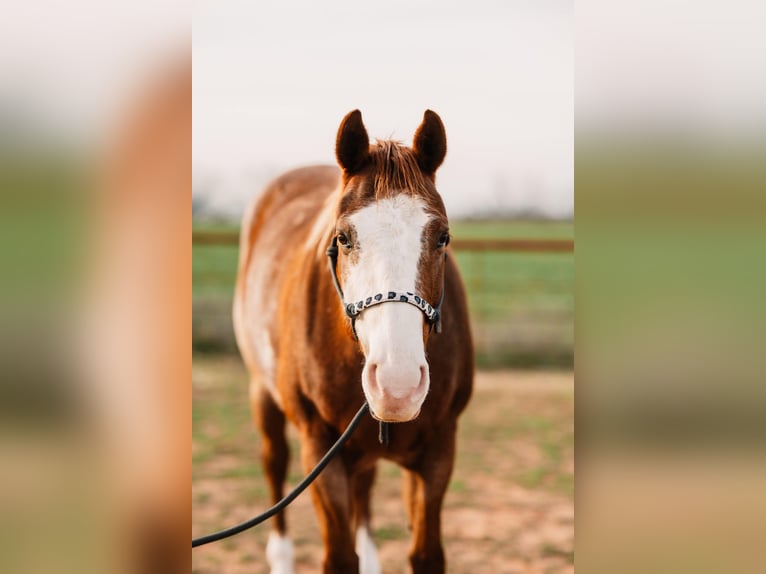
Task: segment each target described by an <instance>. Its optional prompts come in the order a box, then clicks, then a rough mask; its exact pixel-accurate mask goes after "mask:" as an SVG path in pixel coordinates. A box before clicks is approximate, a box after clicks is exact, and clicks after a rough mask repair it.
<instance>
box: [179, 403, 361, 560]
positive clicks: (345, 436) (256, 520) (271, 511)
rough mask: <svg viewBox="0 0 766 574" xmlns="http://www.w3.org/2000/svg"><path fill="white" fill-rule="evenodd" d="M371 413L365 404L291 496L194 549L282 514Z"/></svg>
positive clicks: (196, 543) (195, 540) (194, 542)
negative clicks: (279, 513)
mask: <svg viewBox="0 0 766 574" xmlns="http://www.w3.org/2000/svg"><path fill="white" fill-rule="evenodd" d="M368 412H369V407H368V406H367V403H364V404H363V405H362V407H361V408H360V409H359V410H358V411H357V413H356V414H355V415H354V418H353V419H351V422H350V423H348V427H346V430H345V431H343V434H342V435H340V437H338V440H337V441H335V444H334V445H332V447H331V448H330V450H328V451H327V454H325V455H324V456H323V457H322V459H321V460H320V461H319V462H318V463H317V465H316V466H315V467H314V469H313V470H312V471H311V472H310V473H309V474H308V475H306V478H304V479H303V480H302V481H301V482H300V484H298V486H296V487H295V488H294V489H293V490H292V492H290V494H288V495H287V496H285V497H284V498H283V499H282V500H280V501H279V502H277V503H276V504H275V505H274V506H272V507H271V508H269V509H268V510H267V511H266V512H264V513H262V514H259V515H258V516H256V517H255V518H251V519H250V520H248V521H247V522H243V523H242V524H237V525H236V526H232V527H231V528H227V529H225V530H219V531H218V532H213V533H212V534H208V535H207V536H200V537H199V538H192V548H196V547H197V546H203V545H205V544H210V543H211V542H217V541H218V540H223V539H224V538H229V537H230V536H234V535H235V534H239V533H240V532H244V531H245V530H249V529H250V528H252V527H253V526H257V525H258V524H260V523H261V522H263V521H265V520H267V519H269V518H271V517H272V516H274V515H275V514H277V513H278V512H281V511H282V510H284V509H285V507H287V505H288V504H290V503H291V502H292V501H293V500H295V499H296V498H297V497H298V495H299V494H300V493H301V492H303V491H304V490H306V488H307V487H308V485H309V484H311V483H312V482H314V480H316V477H317V476H319V473H321V472H322V471H323V470H324V468H325V467H326V466H327V465H328V464H329V462H330V461H331V460H332V458H333V457H334V456H335V455H336V454H338V451H339V450H340V449H341V448H343V445H344V444H346V442H347V441H348V439H349V438H350V437H351V435H352V434H353V432H354V430H355V429H356V427H357V426H359V423H360V422H361V421H362V419H363V418H364V416H365V415H366V414H367V413H368Z"/></svg>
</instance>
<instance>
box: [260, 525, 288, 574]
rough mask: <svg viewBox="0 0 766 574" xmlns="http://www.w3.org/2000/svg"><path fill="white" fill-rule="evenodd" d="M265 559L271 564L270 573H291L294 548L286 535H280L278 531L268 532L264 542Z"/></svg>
mask: <svg viewBox="0 0 766 574" xmlns="http://www.w3.org/2000/svg"><path fill="white" fill-rule="evenodd" d="M266 559H267V560H268V561H269V566H271V574H293V572H294V570H293V564H294V562H295V550H294V549H293V542H292V540H290V538H289V537H288V536H280V534H279V533H278V532H271V534H269V541H268V543H267V544H266Z"/></svg>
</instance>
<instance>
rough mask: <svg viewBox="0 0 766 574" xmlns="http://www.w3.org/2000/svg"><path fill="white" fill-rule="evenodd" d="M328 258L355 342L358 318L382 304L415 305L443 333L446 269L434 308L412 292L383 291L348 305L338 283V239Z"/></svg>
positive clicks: (332, 243) (438, 331)
mask: <svg viewBox="0 0 766 574" xmlns="http://www.w3.org/2000/svg"><path fill="white" fill-rule="evenodd" d="M327 257H328V258H329V262H330V272H331V273H332V281H333V284H334V285H335V290H336V291H337V292H338V296H339V297H340V301H341V303H343V310H344V311H345V312H346V315H347V316H348V317H349V319H351V332H352V333H353V334H354V340H357V339H358V337H357V334H356V318H357V317H358V316H359V315H361V313H362V311H364V310H365V309H368V308H369V307H373V306H374V305H379V304H381V303H409V304H410V305H414V306H415V307H417V308H418V309H420V311H421V312H422V313H423V314H424V315H425V317H426V323H428V324H429V325H430V326H431V329H433V330H435V331H436V332H437V333H441V332H442V313H441V309H442V303H443V302H444V291H445V289H444V287H445V283H446V279H447V272H446V269H445V271H444V276H443V278H442V293H441V295H440V296H439V303H438V304H437V305H436V306H435V307H434V306H432V305H431V304H430V303H429V302H428V301H426V300H425V299H424V298H423V297H421V296H420V295H417V294H415V293H413V292H412V291H382V292H380V293H376V294H375V295H371V296H370V297H367V298H366V299H361V300H359V301H357V302H355V303H346V300H345V298H344V297H343V289H341V287H340V282H339V281H338V271H337V267H338V238H337V237H333V238H332V242H331V243H330V247H328V248H327ZM444 261H445V262H446V261H447V253H446V252H445V253H444Z"/></svg>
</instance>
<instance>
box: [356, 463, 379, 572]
mask: <svg viewBox="0 0 766 574" xmlns="http://www.w3.org/2000/svg"><path fill="white" fill-rule="evenodd" d="M374 482H375V466H372V467H370V468H369V469H367V470H362V471H359V472H357V473H356V474H354V475H353V476H352V477H351V497H352V508H353V510H354V531H355V532H356V554H357V556H359V572H360V574H380V561H379V560H378V551H377V549H376V548H375V542H374V541H373V539H372V529H371V526H370V519H371V514H370V494H371V492H372V485H373V483H374Z"/></svg>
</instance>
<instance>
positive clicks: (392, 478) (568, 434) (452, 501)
mask: <svg viewBox="0 0 766 574" xmlns="http://www.w3.org/2000/svg"><path fill="white" fill-rule="evenodd" d="M193 403H194V406H193V417H194V423H193V428H194V437H193V444H192V456H193V460H194V464H193V469H194V470H193V483H192V511H193V524H194V527H193V530H192V536H199V535H201V534H205V533H208V532H211V531H213V530H217V529H219V528H223V527H226V526H230V525H232V524H235V523H238V522H241V521H244V520H246V519H248V518H250V517H251V516H253V515H255V514H257V513H258V512H260V511H262V510H264V509H265V508H266V506H267V504H268V497H267V494H266V492H267V491H266V487H265V484H264V480H263V475H262V473H261V470H260V463H259V461H258V456H257V453H258V449H259V437H258V435H257V433H256V432H255V431H254V430H253V429H252V425H251V424H250V417H249V413H248V403H247V383H246V376H245V373H244V371H243V370H242V367H241V366H240V364H239V362H238V360H237V359H234V358H215V359H204V360H198V361H195V364H194V380H193ZM291 436H292V440H291V442H292V444H293V447H294V449H293V462H292V464H291V467H290V469H291V473H290V480H289V482H290V484H291V485H294V484H295V483H296V482H297V481H298V480H299V479H300V476H301V475H300V469H299V465H298V462H297V458H298V457H297V448H298V446H297V441H296V439H295V435H294V434H292V435H291ZM573 436H574V380H573V374H572V373H571V372H531V371H529V372H528V371H493V372H479V373H477V377H476V390H475V393H474V397H473V399H472V402H471V404H470V405H469V407H468V410H467V411H466V413H465V414H464V416H463V417H462V418H461V425H460V438H459V447H458V457H457V463H456V468H455V472H454V475H453V479H452V483H451V485H450V489H449V492H448V494H447V498H446V502H445V506H444V511H443V531H444V545H445V550H446V553H447V561H448V571H449V572H452V573H455V574H469V573H470V574H483V573H486V574H513V573H530V574H537V573H540V574H549V573H550V574H553V573H570V572H574V565H573V552H574V502H573V468H574V449H573ZM399 477H400V473H399V469H398V468H397V467H396V466H395V465H393V464H391V463H387V462H384V463H381V464H380V466H379V469H378V479H377V484H376V489H375V495H374V500H373V512H374V523H373V526H374V530H375V539H376V542H377V544H378V549H379V553H380V559H381V562H382V564H383V571H384V572H386V573H401V572H407V571H409V570H408V568H407V558H406V556H407V549H408V547H409V534H408V532H407V526H406V518H405V512H404V508H403V506H402V504H401V498H400V497H401V480H400V478H399ZM288 527H289V529H290V534H291V536H292V537H293V540H294V542H295V546H296V561H297V564H296V571H297V572H298V573H309V572H318V571H320V569H321V560H322V544H321V539H320V536H319V531H318V528H317V522H316V518H315V516H314V512H313V508H312V505H311V497H310V496H309V495H308V494H304V495H303V496H301V497H299V498H298V499H297V500H296V501H295V502H294V503H293V504H292V506H291V507H290V509H289V511H288ZM268 531H269V527H268V526H266V525H264V526H260V527H257V528H256V529H255V530H251V531H250V532H247V533H244V534H240V535H238V536H236V537H234V538H231V539H229V540H226V541H223V542H219V543H217V544H213V545H210V546H206V547H203V548H198V549H195V550H194V551H193V555H192V565H193V572H196V573H199V574H209V573H214V572H215V573H220V572H225V573H227V574H228V573H232V574H237V573H244V572H247V573H251V574H252V573H268V571H269V570H268V566H267V564H266V562H265V544H266V538H267V536H268Z"/></svg>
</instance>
